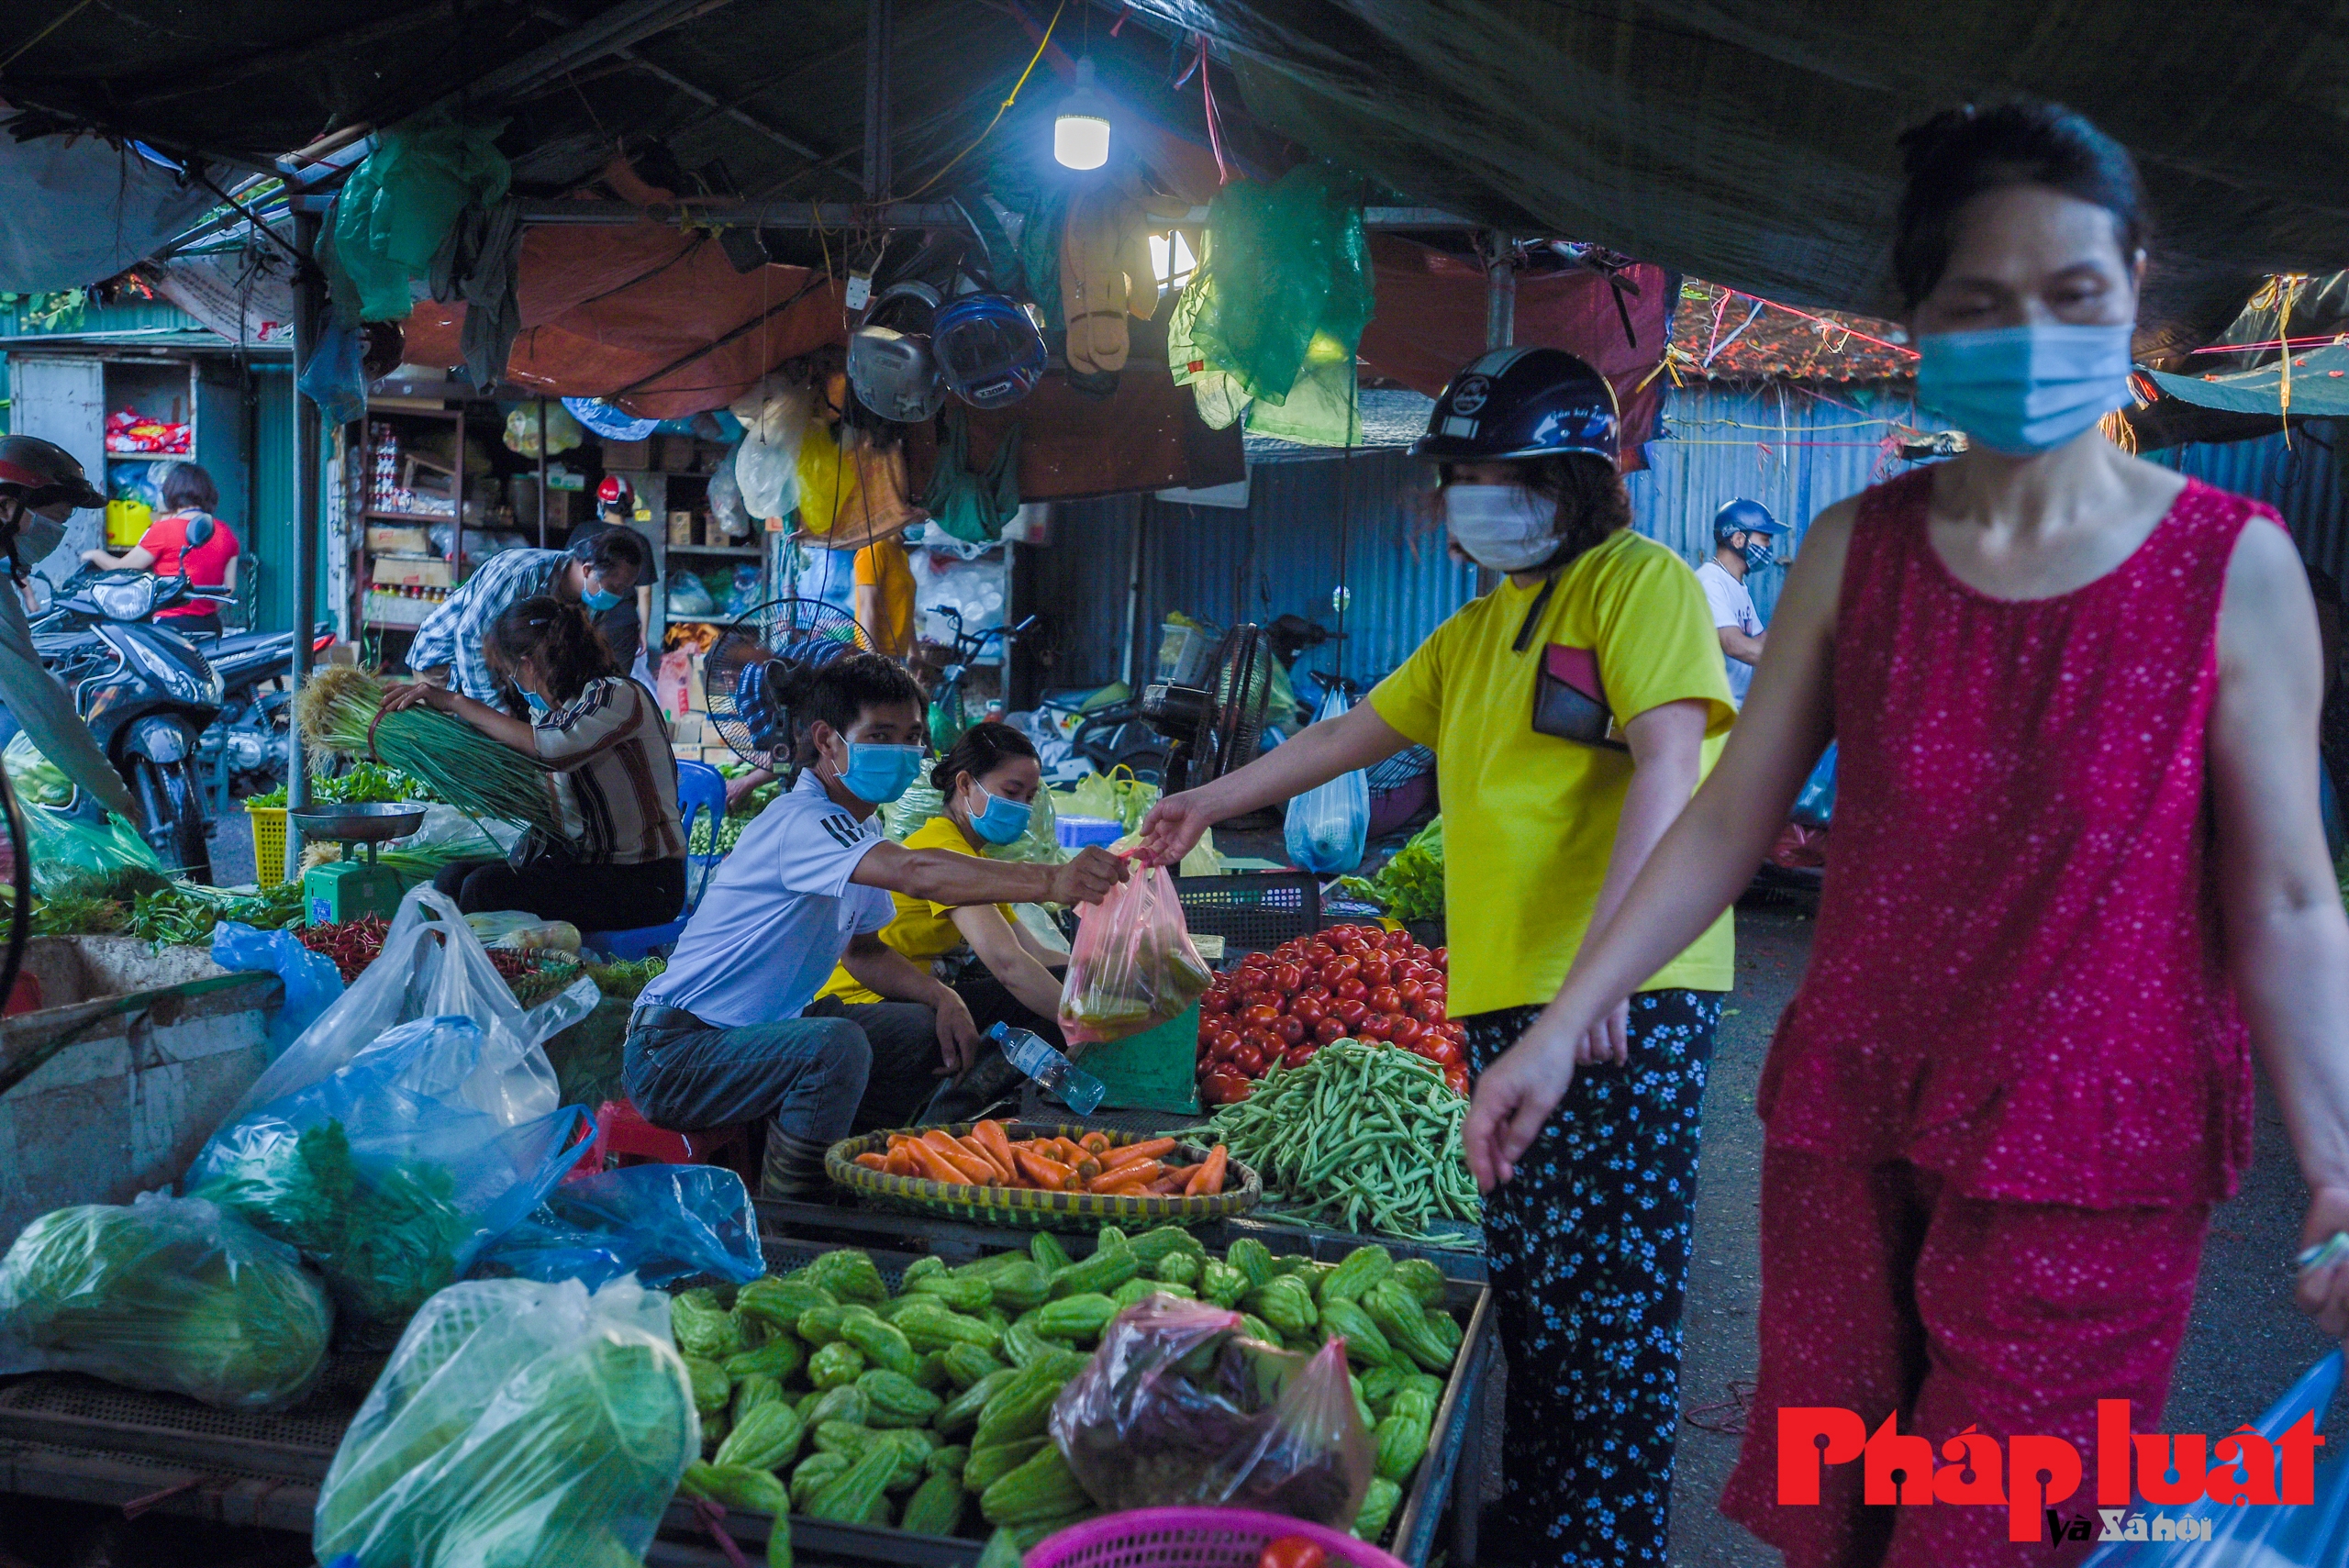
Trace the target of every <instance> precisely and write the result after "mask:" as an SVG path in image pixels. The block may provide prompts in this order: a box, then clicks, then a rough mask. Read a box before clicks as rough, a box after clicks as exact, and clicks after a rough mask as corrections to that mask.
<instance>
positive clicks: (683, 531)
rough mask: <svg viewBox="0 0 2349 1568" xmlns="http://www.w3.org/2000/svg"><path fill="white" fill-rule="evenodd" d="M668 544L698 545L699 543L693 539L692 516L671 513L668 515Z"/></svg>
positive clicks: (690, 514)
mask: <svg viewBox="0 0 2349 1568" xmlns="http://www.w3.org/2000/svg"><path fill="white" fill-rule="evenodd" d="M669 542H670V543H671V544H698V543H700V542H701V541H700V540H698V539H695V538H694V515H693V514H692V513H691V512H672V513H670V514H669Z"/></svg>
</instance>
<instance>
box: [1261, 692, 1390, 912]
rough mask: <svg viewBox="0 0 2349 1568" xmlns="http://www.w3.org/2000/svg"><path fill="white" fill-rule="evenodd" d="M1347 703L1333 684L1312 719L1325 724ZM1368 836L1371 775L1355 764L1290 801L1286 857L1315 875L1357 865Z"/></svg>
mask: <svg viewBox="0 0 2349 1568" xmlns="http://www.w3.org/2000/svg"><path fill="white" fill-rule="evenodd" d="M1348 706H1350V705H1349V704H1348V703H1347V701H1346V688H1345V687H1343V686H1341V685H1333V686H1331V687H1330V691H1329V695H1326V696H1324V697H1323V698H1322V699H1321V708H1320V711H1319V712H1318V713H1316V714H1315V715H1314V716H1313V722H1314V723H1316V724H1323V723H1327V722H1328V721H1329V720H1330V719H1333V718H1335V717H1338V716H1339V715H1341V714H1342V713H1344V712H1345V711H1346V709H1347V707H1348ZM1369 835H1370V775H1369V774H1368V773H1365V772H1364V771H1363V770H1361V769H1359V768H1357V769H1355V770H1354V771H1353V773H1341V774H1340V775H1339V776H1338V777H1336V778H1334V779H1331V780H1330V782H1329V783H1328V784H1317V785H1315V786H1314V787H1313V788H1311V789H1309V790H1307V791H1306V792H1305V793H1304V794H1303V795H1298V796H1297V798H1296V799H1295V800H1292V801H1290V802H1289V803H1288V819H1287V821H1286V823H1285V824H1284V825H1283V828H1282V838H1283V840H1284V841H1285V842H1286V845H1287V848H1288V858H1289V859H1290V860H1291V861H1293V862H1296V863H1297V864H1298V865H1300V866H1303V867H1304V868H1305V869H1306V870H1307V871H1309V872H1312V873H1314V874H1316V875H1317V876H1336V875H1338V874H1339V873H1343V872H1350V871H1353V869H1355V868H1356V867H1357V866H1359V865H1361V864H1362V848H1363V841H1364V840H1365V839H1366V838H1368V837H1369Z"/></svg>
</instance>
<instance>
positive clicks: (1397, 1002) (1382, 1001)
mask: <svg viewBox="0 0 2349 1568" xmlns="http://www.w3.org/2000/svg"><path fill="white" fill-rule="evenodd" d="M1364 1000H1365V1001H1367V1002H1368V1003H1369V1004H1370V1010H1371V1011H1372V1012H1374V1013H1399V1012H1401V1011H1402V1010H1403V998H1402V995H1401V994H1400V993H1398V992H1397V990H1396V989H1395V987H1393V986H1392V985H1381V986H1379V987H1378V988H1377V989H1375V990H1374V991H1373V992H1371V994H1370V995H1368V996H1367V997H1365V998H1364Z"/></svg>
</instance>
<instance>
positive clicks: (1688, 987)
mask: <svg viewBox="0 0 2349 1568" xmlns="http://www.w3.org/2000/svg"><path fill="white" fill-rule="evenodd" d="M1617 426H1618V417H1617V413H1616V406H1615V397H1614V394H1613V392H1612V390H1611V389H1610V388H1609V386H1608V384H1607V383H1606V381H1605V380H1604V379H1603V378H1601V377H1600V376H1599V375H1598V373H1597V372H1595V371H1593V370H1592V369H1591V368H1590V367H1589V366H1588V365H1586V364H1585V363H1583V362H1582V361H1580V360H1578V359H1575V357H1574V356H1573V355H1571V354H1567V353H1564V352H1561V351H1559V350H1555V349H1503V350H1497V351H1496V352H1493V353H1490V354H1486V355H1485V356H1484V357H1483V358H1481V359H1479V360H1476V361H1475V362H1473V363H1471V364H1470V365H1469V366H1468V367H1467V368H1466V369H1464V370H1463V371H1462V372H1461V373H1459V374H1458V375H1457V376H1455V377H1454V378H1453V382H1452V384H1451V385H1450V386H1448V387H1446V388H1445V389H1444V395H1443V396H1442V398H1441V399H1439V400H1438V401H1437V403H1436V406H1435V410H1434V412H1433V414H1432V416H1431V418H1430V422H1429V426H1428V433H1427V435H1426V436H1425V437H1424V438H1422V439H1420V440H1419V442H1418V444H1417V445H1415V446H1414V447H1413V448H1412V449H1411V450H1412V453H1413V455H1415V456H1418V457H1421V458H1427V459H1431V460H1432V461H1434V462H1437V463H1438V464H1439V465H1440V473H1441V475H1442V491H1441V495H1442V505H1443V512H1444V517H1445V522H1446V526H1447V527H1448V528H1449V530H1450V532H1451V536H1452V541H1453V544H1454V546H1456V547H1457V548H1458V549H1459V550H1461V551H1462V552H1463V553H1464V554H1465V555H1467V556H1468V557H1469V558H1470V559H1472V560H1474V561H1475V562H1477V563H1478V564H1479V565H1482V566H1485V567H1487V568H1490V569H1492V570H1494V571H1496V572H1499V573H1503V574H1504V576H1503V581H1502V582H1501V583H1500V584H1499V585H1498V586H1497V587H1496V588H1494V590H1493V591H1492V592H1491V593H1489V594H1486V595H1483V596H1482V597H1480V598H1478V599H1476V600H1475V601H1474V602H1473V603H1471V604H1469V605H1468V606H1466V607H1464V608H1463V609H1462V610H1461V611H1460V612H1459V613H1458V614H1457V615H1454V616H1453V617H1452V618H1451V619H1449V620H1447V621H1445V622H1444V623H1443V625H1442V626H1441V627H1438V628H1436V630H1435V631H1434V633H1433V634H1432V635H1431V636H1430V637H1429V638H1428V639H1427V641H1425V642H1424V643H1422V644H1420V646H1419V649H1418V651H1415V652H1414V653H1413V654H1412V655H1411V657H1410V658H1409V659H1408V660H1407V661H1406V662H1404V664H1403V666H1402V668H1401V669H1399V670H1397V671H1396V672H1395V673H1393V674H1392V675H1390V676H1388V677H1387V678H1386V680H1385V681H1382V682H1381V683H1379V684H1378V686H1377V687H1376V688H1375V690H1373V691H1372V693H1371V694H1370V700H1369V701H1367V702H1365V703H1362V704H1358V705H1357V706H1355V707H1354V708H1353V710H1352V711H1350V712H1349V713H1347V714H1346V715H1345V716H1344V717H1340V718H1336V719H1333V720H1331V721H1330V722H1329V723H1327V724H1316V725H1313V726H1310V727H1309V728H1307V729H1305V730H1304V731H1303V732H1302V733H1300V734H1298V735H1297V737H1296V739H1294V740H1289V741H1288V742H1286V744H1284V745H1282V746H1281V747H1280V748H1279V749H1278V750H1276V751H1272V752H1269V753H1267V754H1266V755H1265V756H1264V757H1263V758H1261V759H1259V760H1258V761H1256V762H1252V763H1251V764H1249V765H1248V766H1247V767H1245V768H1242V769H1240V770H1239V771H1238V772H1236V773H1227V774H1226V775H1224V776H1223V777H1222V778H1219V779H1217V780H1215V781H1214V782H1212V783H1210V784H1205V785H1202V786H1201V787H1200V788H1198V789H1196V790H1190V791H1186V792H1185V793H1183V794H1181V795H1172V796H1169V797H1168V798H1166V799H1165V800H1163V801H1161V802H1160V803H1159V805H1158V806H1157V808H1156V810H1154V811H1153V812H1152V814H1151V816H1150V817H1149V818H1148V820H1146V821H1145V822H1144V823H1143V825H1142V830H1143V832H1144V833H1145V834H1146V835H1147V836H1148V837H1149V838H1150V840H1151V845H1150V849H1151V853H1152V857H1153V858H1154V859H1157V860H1159V861H1161V862H1170V861H1173V860H1175V858H1177V857H1179V856H1180V855H1181V854H1183V853H1184V851H1187V850H1188V849H1189V848H1190V847H1191V845H1192V844H1193V843H1194V842H1196V841H1197V839H1198V837H1199V834H1200V832H1201V831H1202V830H1203V829H1205V828H1207V827H1208V826H1209V825H1210V824H1212V823H1215V822H1219V821H1221V820H1222V819H1224V818H1225V817H1234V816H1238V815H1239V814H1241V812H1244V811H1250V810H1253V809H1256V808H1257V807H1260V806H1268V805H1271V804H1272V803H1273V802H1275V801H1279V800H1286V799H1288V798H1290V797H1292V796H1294V795H1299V794H1301V793H1303V792H1304V791H1306V790H1308V789H1310V788H1311V787H1313V786H1314V785H1316V784H1321V783H1324V782H1326V781H1327V780H1330V779H1332V778H1335V777H1337V776H1339V775H1340V774H1341V773H1347V772H1350V771H1352V770H1353V769H1356V768H1363V767H1367V766H1369V765H1370V764H1372V763H1374V762H1377V761H1379V760H1380V759H1381V758H1384V757H1386V756H1389V755H1392V754H1393V753H1394V752H1396V751H1401V750H1402V749H1403V748H1404V747H1405V746H1407V745H1409V744H1411V743H1413V742H1417V743H1419V744H1420V745H1424V746H1428V747H1431V748H1432V749H1433V750H1434V751H1435V754H1436V783H1437V787H1438V789H1439V790H1440V792H1441V794H1442V798H1443V836H1444V860H1445V865H1444V913H1445V917H1446V923H1447V927H1448V935H1449V937H1450V939H1451V949H1452V951H1451V994H1450V998H1449V1003H1448V1006H1449V1008H1450V1011H1451V1013H1452V1015H1453V1018H1455V1019H1457V1020H1459V1021H1460V1022H1461V1023H1463V1024H1464V1026H1465V1029H1466V1034H1467V1045H1468V1057H1469V1066H1470V1068H1471V1070H1472V1071H1475V1072H1478V1073H1481V1072H1483V1071H1484V1070H1485V1069H1486V1067H1488V1066H1490V1065H1491V1064H1492V1062H1494V1061H1495V1060H1496V1059H1497V1058H1498V1057H1499V1056H1500V1055H1501V1053H1502V1052H1503V1051H1507V1050H1508V1048H1509V1047H1510V1046H1511V1045H1513V1044H1515V1043H1516V1041H1517V1039H1518V1037H1519V1036H1520V1035H1521V1034H1522V1033H1523V1032H1524V1031H1525V1029H1527V1028H1528V1027H1529V1026H1530V1025H1531V1023H1532V1022H1533V1020H1534V1018H1536V1017H1537V1016H1538V1014H1539V1013H1540V1010H1541V1008H1542V1006H1543V1005H1544V1004H1546V1003H1547V1002H1549V1001H1550V1000H1551V998H1552V997H1553V996H1554V995H1556V994H1557V990H1558V987H1559V985H1560V984H1561V982H1563V981H1564V978H1565V973H1566V969H1567V967H1568V965H1570V964H1571V963H1572V962H1574V957H1575V951H1576V950H1577V949H1578V948H1579V947H1580V946H1581V944H1582V940H1583V938H1584V935H1585V934H1586V932H1588V931H1590V930H1593V929H1597V928H1598V927H1600V926H1602V925H1604V924H1605V922H1606V919H1607V917H1608V916H1609V914H1610V913H1611V912H1612V911H1613V910H1614V908H1615V907H1616V906H1617V905H1618V904H1620V902H1621V901H1622V898H1623V896H1624V895H1625V894H1626V893H1627V892H1629V891H1630V889H1631V883H1632V880H1633V879H1634V877H1636V876H1637V874H1638V873H1639V870H1640V867H1641V865H1642V863H1643V862H1645V861H1646V859H1647V856H1648V851H1650V850H1651V849H1653V847H1654V845H1655V843H1656V841H1657V840H1659V839H1661V838H1662V837H1663V836H1664V829H1665V828H1668V827H1670V826H1671V824H1672V821H1673V818H1675V817H1677V816H1678V815H1679V814H1680V811H1681V808H1682V807H1683V806H1687V803H1688V797H1689V795H1691V794H1692V793H1693V792H1694V791H1695V789H1696V787H1697V784H1698V780H1699V779H1701V778H1702V777H1703V776H1704V773H1705V772H1706V770H1707V769H1709V768H1710V767H1711V765H1712V762H1713V760H1714V758H1715V756H1717V755H1718V754H1719V752H1720V747H1721V742H1722V740H1723V739H1724V738H1725V737H1726V736H1727V734H1728V732H1729V728H1730V724H1731V720H1732V719H1733V718H1734V717H1735V710H1734V709H1733V708H1732V707H1731V706H1730V695H1729V683H1728V681H1727V679H1726V677H1725V676H1724V674H1723V673H1722V667H1721V659H1720V642H1719V641H1718V640H1717V639H1716V638H1715V636H1714V632H1713V624H1712V616H1711V614H1710V612H1709V610H1708V608H1707V606H1706V602H1705V595H1704V590H1703V589H1702V587H1700V586H1699V585H1698V582H1697V577H1696V573H1693V572H1691V571H1690V570H1689V568H1688V566H1687V563H1686V562H1682V561H1681V560H1680V558H1679V557H1678V556H1676V555H1675V554H1673V553H1672V551H1670V550H1666V549H1664V547H1663V546H1662V545H1659V544H1656V543H1654V542H1653V540H1650V539H1642V538H1641V537H1639V536H1638V535H1636V534H1634V533H1632V532H1631V498H1630V496H1629V495H1627V494H1626V493H1625V491H1624V488H1623V482H1622V479H1621V477H1620V474H1619V473H1618V472H1617V469H1616V457H1617V445H1618V441H1619V439H1620V433H1619V430H1618V428H1617ZM1730 942H1731V930H1730V923H1729V919H1728V917H1727V916H1726V915H1724V916H1723V917H1722V918H1720V920H1718V921H1716V922H1715V923H1714V925H1713V927H1712V928H1711V929H1709V930H1708V931H1707V932H1706V933H1705V934H1704V935H1703V936H1702V937H1700V938H1699V939H1698V940H1697V942H1696V944H1695V945H1694V946H1692V947H1690V948H1689V949H1688V950H1687V951H1686V952H1683V953H1682V954H1680V955H1679V956H1678V957H1677V958H1675V959H1674V960H1673V961H1672V962H1670V963H1668V964H1666V965H1665V966H1664V969H1663V970H1662V971H1661V972H1659V973H1656V974H1655V975H1653V976H1652V977H1651V978H1650V979H1649V980H1648V981H1647V983H1646V984H1643V985H1642V986H1640V987H1639V988H1638V990H1637V991H1636V992H1635V993H1634V994H1633V995H1631V997H1629V998H1628V999H1626V1000H1624V1001H1620V1002H1618V1003H1617V1004H1616V1006H1614V1007H1613V1008H1611V1009H1609V1013H1608V1014H1607V1016H1606V1017H1605V1018H1603V1019H1602V1020H1601V1021H1600V1022H1599V1023H1598V1025H1597V1026H1596V1027H1595V1028H1593V1029H1591V1031H1590V1032H1589V1034H1588V1035H1587V1036H1586V1037H1585V1038H1584V1040H1582V1041H1581V1042H1580V1045H1579V1059H1580V1060H1581V1061H1582V1062H1585V1063H1586V1064H1589V1069H1588V1070H1586V1071H1584V1072H1581V1073H1576V1074H1575V1081H1574V1087H1573V1089H1572V1090H1571V1092H1570V1093H1569V1094H1568V1095H1567V1096H1566V1098H1565V1099H1564V1100H1563V1101H1561V1102H1560V1104H1559V1106H1558V1110H1557V1114H1556V1115H1555V1116H1554V1117H1553V1118H1552V1119H1551V1120H1550V1122H1549V1123H1548V1125H1547V1126H1546V1127H1544V1128H1543V1129H1542V1132H1541V1134H1540V1136H1539V1138H1538V1139H1537V1140H1536V1141H1535V1143H1534V1145H1533V1147H1532V1148H1531V1149H1530V1150H1529V1151H1527V1154H1526V1157H1525V1159H1524V1160H1523V1161H1522V1162H1520V1164H1519V1166H1518V1168H1517V1173H1516V1178H1515V1180H1514V1181H1512V1182H1510V1183H1509V1184H1508V1185H1506V1186H1504V1187H1501V1188H1499V1189H1498V1190H1497V1191H1494V1192H1491V1193H1488V1194H1486V1198H1485V1244H1486V1251H1487V1253H1488V1257H1489V1265H1490V1270H1491V1275H1492V1279H1493V1283H1494V1286H1495V1295H1496V1303H1497V1306H1498V1307H1499V1308H1500V1319H1499V1320H1500V1326H1501V1334H1502V1340H1503V1343H1504V1344H1505V1345H1506V1347H1507V1350H1508V1362H1509V1368H1510V1373H1509V1379H1508V1445H1509V1463H1508V1474H1507V1476H1506V1478H1505V1485H1506V1488H1507V1490H1506V1493H1505V1495H1504V1496H1503V1499H1502V1519H1501V1521H1500V1523H1499V1526H1498V1534H1499V1536H1500V1539H1499V1540H1496V1541H1495V1542H1494V1547H1495V1550H1494V1551H1493V1552H1492V1553H1491V1560H1492V1561H1495V1562H1517V1563H1523V1564H1529V1565H1531V1564H1539V1563H1559V1562H1577V1563H1583V1562H1589V1563H1632V1562H1657V1563H1660V1562H1663V1561H1664V1541H1665V1533H1664V1524H1665V1513H1664V1510H1665V1503H1666V1500H1667V1498H1668V1496H1669V1495H1670V1493H1671V1489H1672V1451H1673V1436H1674V1429H1675V1424H1676V1422H1677V1420H1678V1418H1679V1410H1678V1386H1679V1373H1680V1310H1681V1300H1682V1294H1683V1290H1684V1287H1685V1285H1686V1284H1687V1273H1688V1235H1689V1215H1690V1211H1691V1208H1692V1207H1693V1205H1694V1202H1695V1199H1696V1192H1697V1141H1698V1114H1699V1110H1700V1107H1701V1105H1702V1102H1703V1097H1704V1088H1705V1070H1706V1066H1707V1063H1708V1062H1709V1060H1710V1058H1711V1054H1712V1044H1713V1027H1714V1024H1715V1022H1716V1021H1717V1020H1718V1019H1719V1018H1720V1005H1721V995H1722V993H1724V992H1725V991H1727V990H1728V989H1729V987H1730V984H1731V951H1730ZM1520 1188H1522V1189H1523V1190H1522V1191H1520ZM1520 1369H1524V1375H1520Z"/></svg>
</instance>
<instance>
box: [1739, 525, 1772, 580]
mask: <svg viewBox="0 0 2349 1568" xmlns="http://www.w3.org/2000/svg"><path fill="white" fill-rule="evenodd" d="M1776 560H1777V546H1776V545H1775V544H1773V543H1771V542H1770V536H1769V535H1768V534H1747V535H1746V536H1745V569H1746V570H1747V571H1748V572H1759V571H1761V570H1762V569H1763V568H1764V567H1765V566H1768V565H1770V564H1772V563H1773V562H1776Z"/></svg>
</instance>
